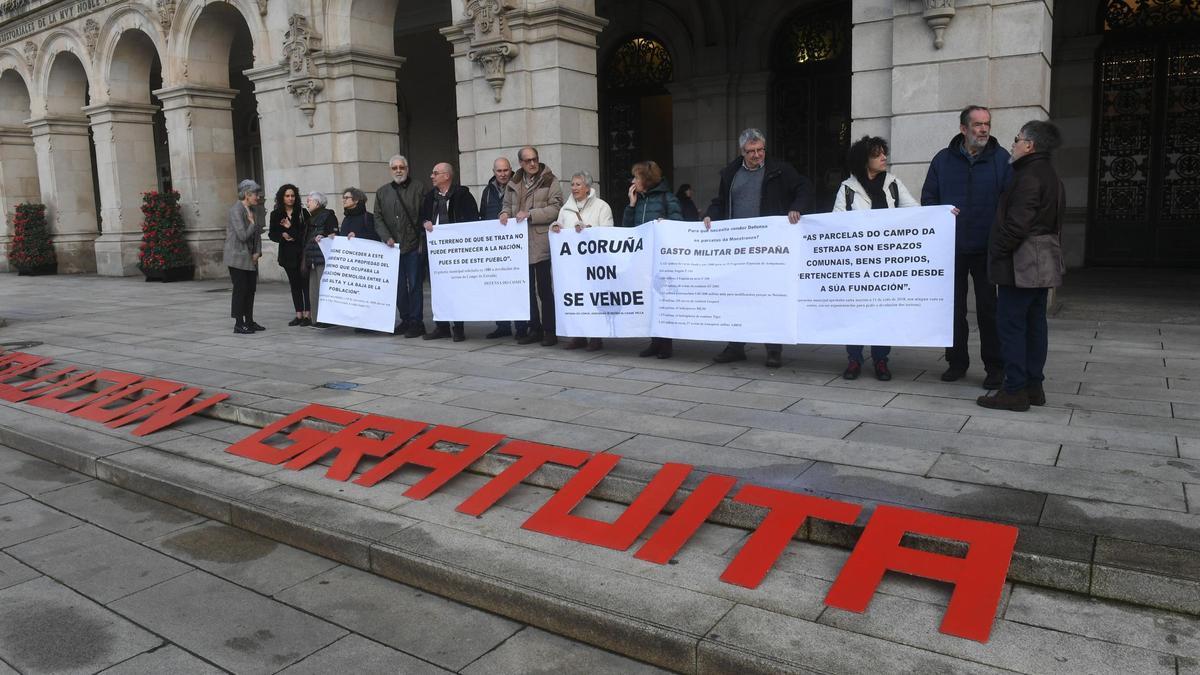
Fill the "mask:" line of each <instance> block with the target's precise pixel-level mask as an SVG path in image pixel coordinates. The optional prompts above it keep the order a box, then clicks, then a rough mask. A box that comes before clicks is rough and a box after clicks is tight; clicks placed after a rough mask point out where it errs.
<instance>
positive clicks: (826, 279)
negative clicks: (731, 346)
mask: <svg viewBox="0 0 1200 675" xmlns="http://www.w3.org/2000/svg"><path fill="white" fill-rule="evenodd" d="M800 226H801V231H802V232H803V243H802V244H801V245H800V249H801V250H800V251H798V253H799V256H798V257H799V259H800V270H799V272H798V276H799V281H800V293H799V298H798V305H799V309H798V314H799V316H798V321H799V329H798V332H799V342H804V343H810V344H850V345H903V346H908V347H947V346H949V345H951V344H952V343H953V342H954V328H953V310H954V215H953V214H952V213H951V207H949V206H925V207H914V208H907V209H873V210H870V211H845V212H840V213H822V214H816V215H811V216H804V217H803V218H802V219H801V220H800Z"/></svg>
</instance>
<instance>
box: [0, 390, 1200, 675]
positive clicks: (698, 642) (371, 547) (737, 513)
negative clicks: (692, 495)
mask: <svg viewBox="0 0 1200 675" xmlns="http://www.w3.org/2000/svg"><path fill="white" fill-rule="evenodd" d="M281 416H282V413H279V412H273V411H268V410H262V409H258V408H254V407H250V406H236V405H226V404H220V405H218V406H216V407H215V408H213V409H212V410H211V411H210V412H209V413H208V415H207V417H208V419H207V420H204V419H195V418H194V419H192V420H189V421H186V422H183V423H181V424H179V425H176V427H173V428H170V429H168V430H165V431H163V432H160V433H158V434H155V435H153V436H151V437H149V438H142V439H139V438H135V437H133V436H131V435H130V434H128V433H127V432H122V431H119V430H111V429H107V428H104V427H102V426H100V425H96V424H93V423H90V422H86V421H81V420H78V419H76V418H72V417H69V416H66V415H62V414H59V413H53V412H50V411H45V410H39V409H31V408H29V407H28V406H22V405H19V404H0V444H4V445H7V446H9V447H13V448H15V449H18V450H21V451H23V452H26V453H28V454H31V455H34V456H37V457H40V458H43V459H46V460H49V461H52V462H55V463H58V464H62V465H64V466H68V467H70V468H72V469H75V470H78V471H81V472H83V473H85V474H87V475H90V476H93V477H95V478H98V479H101V480H104V481H107V482H110V483H113V484H115V485H118V486H121V487H124V488H127V489H131V490H133V491H136V492H139V493H141V494H144V495H147V496H150V497H153V498H155V499H159V500H161V501H164V502H167V503H170V504H174V505H176V506H179V507H182V508H184V509H187V510H190V511H193V512H195V513H200V514H202V515H205V516H207V517H210V518H213V519H215V520H219V521H221V522H225V523H229V524H231V525H234V526H237V527H240V528H243V529H246V530H249V531H252V532H256V533H259V534H262V535H265V536H268V537H271V538H273V539H276V540H278V541H281V542H284V543H287V544H290V545H293V546H296V547H299V548H303V549H306V550H309V551H312V552H314V553H317V554H320V555H323V556H326V557H329V558H331V559H334V560H338V561H340V562H343V563H346V564H349V565H352V566H355V567H358V568H361V569H364V570H370V571H372V572H374V573H377V574H380V575H382V576H385V577H388V578H391V579H395V580H397V581H401V582H404V583H407V584H411V585H413V586H417V587H419V588H423V589H425V590H427V591H429V592H432V593H436V594H439V595H443V596H446V597H449V598H452V599H455V600H458V601H461V602H464V603H468V604H471V605H473V606H477V607H480V608H483V609H487V610H489V611H493V612H496V613H498V614H501V615H504V616H508V617H511V618H513V619H514V620H518V621H523V622H527V623H530V624H532V625H535V626H538V627H540V628H544V629H546V630H549V631H552V632H555V633H558V634H562V635H566V636H568V637H572V638H575V639H579V640H582V641H585V642H588V643H591V644H594V645H597V646H600V647H603V648H606V649H610V650H613V651H616V652H618V653H622V654H626V655H629V656H631V657H633V658H637V659H641V660H644V661H648V662H651V663H654V664H656V665H660V666H663V667H666V668H671V669H673V670H677V671H680V672H729V671H737V672H780V671H789V672H808V671H812V672H838V671H849V670H850V669H851V664H853V669H854V670H858V671H861V669H863V668H868V667H872V668H876V669H884V670H886V671H895V670H916V669H922V670H925V669H929V668H930V667H931V666H932V667H934V668H937V669H939V670H946V671H955V672H958V671H963V672H975V671H980V672H985V671H986V672H993V670H992V669H991V668H989V667H988V666H987V665H985V664H992V663H994V661H992V660H991V658H992V657H993V656H995V652H996V650H998V649H1000V647H999V646H997V647H994V648H984V647H981V648H980V650H979V651H978V652H974V651H972V650H970V649H962V648H961V647H959V646H956V645H957V643H960V642H964V641H962V640H960V639H958V638H950V637H948V636H944V635H940V634H937V627H936V617H935V618H933V619H930V621H929V622H928V623H929V625H928V626H923V627H920V628H923V629H924V630H925V631H928V632H929V633H930V634H932V635H934V636H935V638H931V640H930V642H932V643H933V646H931V647H914V646H912V645H907V644H902V642H896V641H891V640H888V639H881V638H880V637H877V636H876V635H872V634H871V631H869V630H864V631H855V630H853V629H847V628H844V627H840V626H838V625H836V616H837V615H839V614H840V615H845V614H847V613H845V612H842V611H841V610H832V609H828V608H825V607H824V606H823V604H822V602H821V599H822V598H823V597H824V592H825V591H827V590H828V584H829V582H830V581H831V580H832V574H833V573H834V572H835V571H836V568H837V566H838V565H834V566H833V567H831V568H828V569H826V568H822V567H821V566H819V565H818V566H809V565H801V566H793V565H786V564H784V561H782V560H781V562H780V564H779V565H777V566H776V568H775V569H774V570H773V571H772V572H771V573H770V574H769V575H768V577H767V580H766V581H765V582H764V583H763V585H762V586H760V587H759V588H758V589H753V590H751V589H743V588H740V587H737V586H732V585H729V584H725V583H722V582H720V581H719V579H718V576H719V574H720V572H721V571H722V570H723V568H724V565H726V564H727V563H728V557H729V556H730V555H732V554H731V553H730V550H733V551H736V550H737V548H738V547H739V546H740V542H741V541H742V540H743V539H744V535H745V532H746V531H748V530H750V529H752V528H753V527H754V526H755V525H757V523H758V520H759V519H760V518H761V512H760V511H758V510H756V509H753V508H751V507H748V506H746V505H741V504H732V503H729V502H728V500H727V502H726V503H725V504H723V505H722V506H721V507H720V508H718V509H717V511H715V512H714V514H713V516H712V517H711V518H710V523H711V525H710V526H706V528H708V527H711V528H713V529H714V531H715V532H716V533H717V534H716V535H713V537H714V539H716V540H719V544H717V543H714V544H711V545H709V544H708V543H707V542H704V541H694V542H693V543H692V544H689V546H688V548H686V549H684V551H682V552H681V554H680V555H679V556H678V560H677V561H673V562H676V563H677V564H672V565H664V566H658V565H653V564H650V563H645V562H642V561H638V560H636V559H634V558H633V557H632V555H631V553H630V552H615V551H610V550H607V549H601V548H597V547H592V546H587V545H583V544H576V543H574V542H570V541H567V540H561V539H556V538H553V537H548V536H544V535H540V534H537V533H533V532H529V531H526V530H522V529H520V527H519V525H520V523H521V522H523V520H524V519H525V518H526V517H527V516H528V513H527V510H532V509H536V508H537V507H538V506H540V504H541V503H542V502H544V497H545V495H546V492H547V491H546V489H556V488H558V487H561V486H562V485H563V484H564V483H565V482H566V481H567V480H568V479H569V478H570V477H571V476H572V475H573V473H574V472H573V470H569V469H566V468H562V467H548V468H547V469H545V470H543V471H539V472H537V473H536V474H534V476H532V477H531V479H530V480H529V481H527V484H526V485H524V486H522V489H523V490H525V491H527V492H530V493H532V494H531V498H530V499H529V500H528V501H529V504H528V505H527V509H522V508H521V501H522V500H521V498H520V497H519V496H517V497H513V498H509V499H506V500H505V501H503V502H501V504H500V505H498V506H496V507H494V508H493V509H492V510H490V511H488V512H487V513H485V514H484V515H483V516H482V517H481V518H473V517H469V516H465V515H463V514H459V513H457V512H455V511H454V510H453V509H454V506H456V505H457V504H458V503H459V502H460V501H461V500H462V498H463V497H464V496H465V494H468V493H469V490H468V491H467V492H466V493H462V494H458V493H460V492H462V490H461V489H456V487H455V486H456V484H457V483H459V482H460V481H461V482H462V483H463V486H464V487H468V488H469V487H470V483H471V482H472V481H474V482H477V483H478V482H482V481H483V480H485V479H486V477H488V476H492V475H495V474H497V473H499V472H500V471H502V470H503V469H504V468H506V467H507V466H508V463H507V462H506V461H504V459H503V457H502V456H498V455H495V454H489V455H486V456H485V457H484V458H483V459H482V460H480V461H479V462H477V463H476V464H475V465H473V466H472V467H471V471H470V474H469V475H464V476H462V477H460V478H458V479H456V480H455V481H454V482H452V483H450V484H449V485H447V486H446V488H445V489H443V491H441V492H438V493H435V494H434V495H433V496H431V497H429V498H428V499H426V500H423V501H419V502H418V501H413V500H409V499H407V498H404V497H403V496H401V495H400V492H402V491H403V489H404V488H406V485H404V483H405V482H408V483H411V482H414V481H415V480H416V479H418V478H419V477H420V476H421V475H422V473H421V472H401V473H398V474H396V475H395V476H394V477H393V480H390V481H386V482H384V483H381V484H379V485H377V486H375V487H373V488H370V489H367V488H362V487H361V486H355V485H353V484H348V483H339V482H336V481H331V480H327V479H325V478H323V473H324V470H325V467H323V466H320V465H317V466H314V467H310V468H309V469H307V470H305V471H301V472H292V471H289V470H286V469H279V470H277V471H273V472H266V473H264V471H263V470H262V468H263V466H264V465H262V464H259V463H256V462H251V461H249V460H242V459H241V458H237V457H233V456H231V455H228V454H227V453H224V452H222V451H221V450H222V449H223V448H222V447H221V446H220V444H219V443H218V444H217V445H216V446H213V445H211V444H208V445H203V444H201V445H198V446H196V447H201V448H202V449H201V450H200V451H188V450H186V448H187V444H186V443H184V441H185V440H186V439H187V438H189V437H191V438H196V439H202V438H203V437H200V436H197V435H196V434H194V433H192V430H196V431H199V430H201V429H203V428H204V425H206V424H207V425H212V424H213V423H214V422H225V423H233V424H237V425H240V426H239V427H238V428H229V429H224V430H222V435H227V436H228V437H230V438H239V437H244V436H248V435H250V434H251V433H253V431H254V430H255V428H256V427H262V426H265V425H266V424H269V423H271V422H273V421H275V420H277V419H279V418H280V417H281ZM241 427H244V429H243V428H241ZM242 431H244V433H241V432H242ZM235 432H236V433H235ZM657 470H658V465H656V464H653V463H650V462H638V461H623V462H621V463H620V464H619V465H618V466H617V469H616V470H615V471H614V474H613V475H611V476H610V478H609V479H606V480H605V481H603V482H602V483H601V484H600V485H599V486H597V488H596V490H594V491H593V492H592V494H591V495H590V498H589V499H588V500H586V501H585V503H584V504H583V505H581V506H580V508H579V510H578V511H577V512H579V513H581V514H582V515H591V516H593V517H598V518H599V517H605V516H606V515H607V516H609V517H611V515H612V512H615V511H619V510H621V506H620V505H622V504H628V503H629V502H630V501H631V500H632V499H633V497H634V496H636V495H637V494H638V493H639V492H640V491H641V489H642V488H643V487H644V486H645V484H646V482H647V481H648V479H649V477H650V476H651V475H653V473H654V472H656V471H657ZM696 480H698V478H696V477H693V480H692V482H691V483H690V484H691V485H694V484H695V481H696ZM685 487H687V486H685ZM838 498H839V499H846V497H844V496H838ZM678 501H679V500H677V502H676V503H678ZM864 503H867V502H865V501H864ZM669 508H671V507H669ZM1063 508H1066V507H1063ZM589 510H593V512H591V513H589ZM606 512H607V513H606ZM704 529H705V528H702V531H704ZM1020 529H1021V537H1020V539H1019V540H1018V546H1017V551H1016V553H1015V555H1014V558H1013V564H1012V567H1011V569H1010V573H1009V581H1010V582H1013V583H1022V584H1033V585H1039V586H1046V587H1050V588H1055V589H1062V590H1068V591H1073V592H1075V593H1082V594H1090V595H1092V596H1093V597H1098V598H1116V599H1120V600H1123V601H1125V602H1130V603H1135V604H1139V605H1143V606H1147V607H1157V608H1162V609H1168V610H1173V611H1179V612H1186V613H1190V614H1193V615H1196V614H1200V592H1198V589H1200V579H1198V578H1197V576H1200V575H1197V574H1196V571H1197V570H1198V569H1200V566H1198V565H1197V560H1200V555H1198V554H1197V553H1196V552H1195V551H1189V550H1187V549H1180V548H1168V547H1164V546H1159V547H1158V549H1155V550H1153V551H1152V550H1150V549H1149V548H1146V547H1139V546H1138V545H1137V544H1133V543H1131V542H1129V541H1122V540H1121V539H1119V538H1117V537H1114V536H1111V535H1112V533H1107V535H1105V536H1099V535H1097V534H1096V533H1091V534H1088V533H1084V532H1079V531H1071V530H1065V529H1053V528H1046V527H1041V526H1037V525H1030V524H1027V523H1026V524H1021V525H1020ZM860 531H861V528H860V527H857V526H842V525H834V524H831V523H826V522H824V521H817V522H816V523H815V524H814V525H813V526H811V527H810V526H806V527H804V528H803V529H802V530H801V532H800V533H799V534H798V538H800V539H806V540H807V542H805V543H801V544H798V545H797V544H793V545H792V547H791V548H789V554H790V552H791V551H792V550H793V549H795V550H796V551H799V552H800V554H801V555H816V556H818V557H822V556H823V557H825V558H828V559H831V560H844V557H845V555H846V550H847V549H848V548H850V547H851V546H853V544H854V542H855V541H856V540H857V537H858V534H859V532H860ZM697 539H698V540H699V539H701V537H698V538H697ZM1098 541H1099V543H1098ZM1122 544H1124V545H1122ZM914 545H917V546H922V547H926V548H930V549H933V550H947V545H946V544H945V543H944V542H939V541H934V540H926V541H918V542H915V543H914ZM1134 552H1137V553H1134ZM1156 554H1157V555H1156ZM1010 586H1011V584H1010ZM947 588H948V587H945V586H941V585H938V584H934V583H932V582H929V583H925V582H919V581H918V580H912V579H909V578H906V577H900V576H899V575H889V577H888V579H887V580H885V582H884V584H883V585H882V586H881V587H880V594H881V595H886V596H888V597H892V596H896V597H902V598H906V602H913V601H918V602H923V603H925V605H922V606H927V605H931V604H932V605H934V606H935V609H936V605H941V606H943V607H944V605H945V603H946V601H947V600H948V597H949V596H948V590H947ZM914 596H915V597H914ZM931 611H932V610H931ZM940 612H941V610H937V611H932V613H933V614H936V615H937V616H938V617H940ZM870 613H871V610H868V615H870ZM827 617H833V618H827ZM830 622H835V625H829V624H830ZM997 622H998V624H1006V623H1007V622H1006V621H1005V620H1004V619H1003V618H1000V619H997ZM844 623H847V624H853V622H849V621H845V622H844ZM764 629H770V630H774V631H780V633H779V635H778V636H777V638H775V639H772V638H771V636H770V635H766V636H764V635H763V634H762V631H763V630H764ZM871 630H875V631H879V630H880V629H879V628H877V627H875V628H872V629H871ZM1000 632H1001V631H1000V630H999V626H998V630H997V633H998V634H999V633H1000ZM1080 639H1081V640H1082V639H1083V638H1080ZM831 643H835V644H838V645H843V646H845V648H846V649H848V650H853V651H854V652H855V653H856V656H855V658H854V660H852V661H845V662H839V661H837V660H836V659H832V657H831V656H830V655H829V654H828V653H827V652H828V648H827V645H828V644H831ZM943 644H944V645H947V646H945V647H943V646H941V645H943ZM1084 647H1088V648H1087V649H1084ZM1094 647H1095V645H1091V646H1087V645H1074V646H1073V647H1071V648H1070V649H1067V648H1066V647H1064V648H1063V649H1066V651H1065V652H1064V654H1063V656H1062V657H1063V658H1064V659H1068V661H1067V663H1070V662H1072V661H1071V659H1077V658H1082V657H1081V656H1080V655H1079V654H1076V651H1079V653H1080V654H1082V653H1083V652H1086V651H1089V649H1094ZM1076 648H1078V649H1076ZM959 650H962V653H959ZM973 654H978V655H976V656H973ZM1150 654H1151V652H1142V651H1137V652H1136V653H1125V652H1122V655H1121V658H1123V659H1125V660H1124V661H1122V662H1123V663H1130V662H1134V663H1136V662H1139V659H1142V658H1143V657H1148V656H1149V655H1150ZM1074 662H1075V663H1079V664H1080V667H1081V668H1082V664H1081V663H1080V662H1078V661H1074ZM1145 663H1146V664H1147V667H1148V668H1150V667H1151V666H1153V665H1154V662H1153V660H1149V661H1146V662H1145ZM1013 669H1016V670H1022V669H1023V668H1022V667H1014V668H1013ZM1068 669H1069V668H1068ZM1083 669H1087V668H1083Z"/></svg>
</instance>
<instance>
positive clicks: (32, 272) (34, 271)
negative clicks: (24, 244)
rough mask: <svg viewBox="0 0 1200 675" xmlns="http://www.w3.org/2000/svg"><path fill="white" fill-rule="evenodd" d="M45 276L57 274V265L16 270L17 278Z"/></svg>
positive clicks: (51, 264) (50, 264)
mask: <svg viewBox="0 0 1200 675" xmlns="http://www.w3.org/2000/svg"><path fill="white" fill-rule="evenodd" d="M47 274H58V263H49V264H47V265H36V266H34V267H18V268H17V276H19V277H40V276H44V275H47Z"/></svg>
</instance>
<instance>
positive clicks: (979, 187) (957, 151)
mask: <svg viewBox="0 0 1200 675" xmlns="http://www.w3.org/2000/svg"><path fill="white" fill-rule="evenodd" d="M962 145H963V135H962V134H959V135H957V136H955V137H954V138H952V139H950V145H949V147H945V148H942V149H941V150H939V151H938V153H937V154H936V155H934V156H933V161H931V162H930V163H929V170H928V172H926V174H925V184H924V185H923V186H922V187H921V205H922V206H934V205H937V204H950V205H952V206H957V207H958V216H956V217H955V219H954V222H955V239H954V247H955V250H956V251H957V252H958V253H982V252H984V251H986V250H987V242H988V230H990V229H991V226H992V221H993V220H995V218H996V205H997V204H998V203H999V199H1000V193H1001V192H1003V191H1004V188H1006V187H1007V186H1008V183H1009V181H1010V180H1011V179H1012V169H1011V168H1010V167H1009V164H1008V151H1007V150H1005V149H1004V148H1002V147H1000V143H999V142H998V141H997V140H996V137H995V136H993V137H991V138H989V139H988V142H987V145H986V146H985V147H984V148H983V150H982V151H980V153H979V157H978V158H977V159H976V160H975V161H974V162H972V161H971V160H969V159H967V156H966V155H964V154H963V151H962Z"/></svg>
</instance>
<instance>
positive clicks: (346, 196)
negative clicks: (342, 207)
mask: <svg viewBox="0 0 1200 675" xmlns="http://www.w3.org/2000/svg"><path fill="white" fill-rule="evenodd" d="M347 199H354V197H353V196H351V195H342V201H346V200H347Z"/></svg>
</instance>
